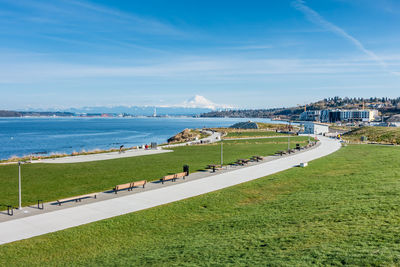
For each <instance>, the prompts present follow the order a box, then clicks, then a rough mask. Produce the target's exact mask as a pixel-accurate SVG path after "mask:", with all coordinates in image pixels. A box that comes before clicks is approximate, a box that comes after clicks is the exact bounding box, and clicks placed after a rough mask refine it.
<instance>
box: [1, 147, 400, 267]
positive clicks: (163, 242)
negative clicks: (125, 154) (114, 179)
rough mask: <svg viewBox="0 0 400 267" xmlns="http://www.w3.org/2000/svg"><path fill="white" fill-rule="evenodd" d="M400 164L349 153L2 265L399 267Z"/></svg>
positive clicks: (32, 243) (60, 238)
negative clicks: (399, 201)
mask: <svg viewBox="0 0 400 267" xmlns="http://www.w3.org/2000/svg"><path fill="white" fill-rule="evenodd" d="M183 149H187V148H182V150H183ZM188 155H190V154H188ZM250 155H251V154H250ZM360 157H362V160H356V159H359V158H360ZM399 157H400V151H399V150H398V149H396V148H394V147H383V146H364V145H354V146H353V145H352V146H347V147H344V148H342V149H341V150H339V151H338V152H336V153H335V154H332V155H330V156H328V157H325V158H322V159H318V160H316V161H313V162H310V166H309V167H308V168H292V169H290V170H287V171H284V172H281V173H278V174H275V175H272V176H268V177H265V178H261V179H258V180H254V181H252V182H248V183H243V184H240V185H237V186H233V187H230V188H226V189H223V190H219V191H215V192H212V193H209V194H205V195H202V196H198V197H193V198H189V199H186V200H182V201H178V202H174V203H170V204H167V205H162V206H159V207H156V208H151V209H147V210H143V211H139V212H136V213H130V214H127V215H123V216H118V217H114V218H112V219H109V220H102V221H98V222H95V223H91V224H86V225H82V226H79V227H75V228H70V229H67V230H64V231H60V232H55V233H51V234H48V235H44V236H40V237H35V238H31V239H26V240H22V241H18V242H14V243H10V244H6V245H3V246H0V255H1V257H0V265H1V266H10V265H11V264H10V263H11V262H12V265H13V266H99V265H106V266H108V265H112V266H125V265H129V266H265V265H270V266H343V265H348V266H398V264H399V260H400V259H399V255H400V254H399V251H400V245H399V244H400V238H399V235H398V234H396V233H398V231H399V227H398V222H399V219H400V215H399V214H400V205H398V199H399V198H398V196H399V192H398V184H399V181H398V173H399V172H400V165H399V163H398V158H399ZM377 161H378V163H379V164H377ZM37 165H40V164H37ZM132 165H135V164H129V165H125V166H132ZM176 167H177V168H178V167H179V169H180V168H181V165H179V166H176ZM169 170H172V169H169ZM128 173H129V172H128ZM131 173H132V172H131ZM105 180H107V179H105ZM42 187H43V186H42ZM47 191H49V190H47Z"/></svg>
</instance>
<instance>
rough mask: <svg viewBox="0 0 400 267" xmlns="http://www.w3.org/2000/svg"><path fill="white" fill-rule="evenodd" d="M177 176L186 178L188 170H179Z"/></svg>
mask: <svg viewBox="0 0 400 267" xmlns="http://www.w3.org/2000/svg"><path fill="white" fill-rule="evenodd" d="M175 176H176V177H175V178H183V180H185V178H186V176H187V173H186V172H179V173H176V174H175Z"/></svg>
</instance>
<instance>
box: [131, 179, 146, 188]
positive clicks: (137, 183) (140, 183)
mask: <svg viewBox="0 0 400 267" xmlns="http://www.w3.org/2000/svg"><path fill="white" fill-rule="evenodd" d="M145 184H147V181H146V180H142V181H136V182H133V183H132V184H131V186H132V187H135V186H141V185H145Z"/></svg>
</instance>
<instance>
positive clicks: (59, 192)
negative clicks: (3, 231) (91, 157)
mask: <svg viewBox="0 0 400 267" xmlns="http://www.w3.org/2000/svg"><path fill="white" fill-rule="evenodd" d="M306 139H307V138H305V137H296V138H292V147H293V146H295V143H299V142H300V143H302V144H305V142H306ZM285 148H287V139H285V138H271V139H255V140H241V141H224V162H225V163H226V164H227V163H231V162H234V161H236V160H237V159H239V158H249V157H251V156H253V155H271V154H274V153H275V152H276V151H278V150H283V149H285ZM220 158H221V157H220V144H211V145H199V146H186V147H177V148H174V152H171V153H165V154H159V155H149V156H142V157H132V158H122V159H115V160H105V161H97V162H86V163H73V164H26V165H23V166H22V179H23V188H22V190H23V205H27V204H33V203H36V202H37V200H38V199H41V200H43V201H45V202H46V201H54V200H56V199H59V198H63V197H70V196H76V195H81V194H87V193H91V192H98V191H104V190H108V189H111V188H112V187H113V186H115V185H116V184H121V183H127V182H131V181H138V180H143V179H147V180H149V181H153V180H157V179H159V178H161V177H162V176H164V175H167V174H171V173H176V172H181V171H182V166H183V165H184V164H188V165H189V166H190V170H191V171H196V170H199V169H204V168H205V167H206V166H207V165H208V164H218V163H220ZM17 203H18V167H17V165H6V166H0V205H14V206H15V205H17ZM1 208H3V209H4V206H3V207H0V209H1Z"/></svg>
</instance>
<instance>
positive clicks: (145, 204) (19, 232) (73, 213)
mask: <svg viewBox="0 0 400 267" xmlns="http://www.w3.org/2000/svg"><path fill="white" fill-rule="evenodd" d="M319 138H320V140H321V144H320V145H319V146H318V147H316V148H314V149H311V150H309V151H305V152H303V153H299V154H294V155H291V156H287V157H283V158H280V157H277V159H276V160H273V161H269V162H265V163H261V164H257V165H254V166H250V167H246V168H240V169H238V170H234V171H230V172H226V173H221V174H216V175H213V176H209V177H205V178H201V179H197V180H192V181H190V176H189V179H187V180H189V181H187V182H182V183H178V184H176V185H170V186H165V187H161V188H158V189H154V190H149V191H144V192H140V193H136V194H127V195H125V196H123V197H119V198H113V199H109V200H104V201H98V202H94V203H90V204H86V205H79V206H76V207H71V208H66V209H62V210H56V211H52V212H48V213H43V214H39V215H34V216H29V217H26V218H20V219H15V220H10V221H6V222H2V223H0V245H1V244H6V243H10V242H14V241H17V240H22V239H26V238H31V237H34V236H39V235H43V234H46V233H50V232H55V231H59V230H63V229H67V228H71V227H75V226H79V225H82V224H87V223H91V222H95V221H99V220H103V219H107V218H111V217H114V216H119V215H123V214H127V213H131V212H135V211H139V210H143V209H148V208H151V207H155V206H159V205H163V204H166V203H171V202H174V201H178V200H182V199H186V198H190V197H194V196H198V195H201V194H205V193H208V192H212V191H215V190H219V189H222V188H226V187H230V186H233V185H237V184H240V183H244V182H247V181H251V180H254V179H257V178H261V177H264V176H266V175H270V174H273V173H277V172H280V171H283V170H286V169H289V168H292V167H294V166H297V165H298V164H299V163H301V162H308V161H311V160H314V159H317V158H320V157H323V156H326V155H328V154H331V153H333V152H335V151H337V150H338V149H339V148H340V146H341V144H340V143H339V142H338V141H337V140H334V139H329V138H326V137H319Z"/></svg>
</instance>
